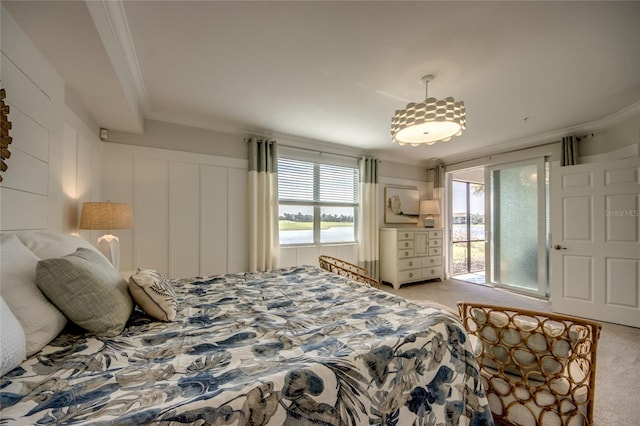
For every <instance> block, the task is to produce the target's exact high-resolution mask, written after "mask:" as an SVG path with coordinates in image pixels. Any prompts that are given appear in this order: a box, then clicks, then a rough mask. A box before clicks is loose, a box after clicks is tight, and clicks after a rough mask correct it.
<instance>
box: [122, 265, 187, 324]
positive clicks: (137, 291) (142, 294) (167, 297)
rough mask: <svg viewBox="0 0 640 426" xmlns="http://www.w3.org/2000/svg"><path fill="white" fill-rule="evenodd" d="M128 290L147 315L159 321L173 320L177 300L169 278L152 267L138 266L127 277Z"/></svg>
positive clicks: (176, 308)
mask: <svg viewBox="0 0 640 426" xmlns="http://www.w3.org/2000/svg"><path fill="white" fill-rule="evenodd" d="M129 292H130V293H131V297H132V298H133V300H135V302H136V303H137V304H138V305H139V306H140V307H141V308H142V310H143V311H145V312H146V313H147V314H148V315H150V316H152V317H154V318H156V319H158V320H160V321H173V320H174V319H175V317H176V312H177V310H178V301H177V298H176V294H175V292H174V291H173V287H172V286H171V283H170V282H169V280H167V279H166V278H165V277H163V276H162V275H161V274H160V273H159V272H158V271H154V270H153V269H141V268H138V272H136V273H135V274H133V275H131V277H130V278H129Z"/></svg>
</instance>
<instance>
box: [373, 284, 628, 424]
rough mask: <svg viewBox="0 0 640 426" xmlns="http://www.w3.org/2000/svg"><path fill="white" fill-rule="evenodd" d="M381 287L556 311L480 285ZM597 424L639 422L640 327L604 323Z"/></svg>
mask: <svg viewBox="0 0 640 426" xmlns="http://www.w3.org/2000/svg"><path fill="white" fill-rule="evenodd" d="M382 289H383V290H384V291H387V292H389V293H393V294H395V295H399V296H402V297H404V298H405V299H411V300H433V301H435V302H438V303H440V304H443V305H445V306H448V307H450V308H452V309H454V310H455V311H456V312H457V307H456V302H458V301H469V302H484V303H488V304H494V305H504V306H514V307H520V308H526V309H532V310H538V311H543V312H551V303H550V302H548V301H545V300H540V299H537V298H533V297H527V296H522V295H519V294H515V293H511V292H509V291H505V290H501V289H495V288H492V287H489V286H485V285H481V284H472V283H467V282H463V281H458V280H445V281H443V282H440V281H429V282H425V283H419V284H411V285H404V286H402V287H401V288H400V289H399V290H394V289H393V287H391V286H389V285H384V284H383V285H382ZM595 395H596V403H595V409H594V417H595V419H594V420H595V421H594V424H595V425H596V426H627V425H628V426H635V425H638V424H640V328H633V327H625V326H621V325H617V324H610V323H602V332H601V334H600V341H599V343H598V353H597V367H596V393H595Z"/></svg>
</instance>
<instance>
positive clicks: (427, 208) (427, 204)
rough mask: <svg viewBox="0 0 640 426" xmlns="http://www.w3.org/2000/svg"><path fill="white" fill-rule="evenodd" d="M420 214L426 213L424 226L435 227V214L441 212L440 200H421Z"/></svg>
mask: <svg viewBox="0 0 640 426" xmlns="http://www.w3.org/2000/svg"><path fill="white" fill-rule="evenodd" d="M420 214H425V215H426V216H425V217H424V227H425V228H433V227H434V226H435V219H434V218H433V215H439V214H440V202H438V200H422V201H421V202H420Z"/></svg>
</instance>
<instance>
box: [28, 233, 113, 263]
mask: <svg viewBox="0 0 640 426" xmlns="http://www.w3.org/2000/svg"><path fill="white" fill-rule="evenodd" d="M16 235H17V236H18V238H19V239H20V241H22V243H23V244H24V245H25V246H27V248H28V249H29V250H31V251H32V252H33V253H34V254H35V255H36V256H38V257H39V258H40V259H42V260H44V259H54V258H58V257H62V256H66V255H68V254H71V253H75V252H76V250H77V249H79V248H86V249H91V250H93V251H95V252H97V253H100V252H99V251H98V250H97V249H96V248H95V247H94V246H93V245H91V243H89V242H88V241H87V240H85V239H83V238H81V237H78V236H75V235H68V234H58V233H53V232H47V231H21V232H17V233H16ZM100 254H102V253H100Z"/></svg>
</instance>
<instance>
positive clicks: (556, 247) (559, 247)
mask: <svg viewBox="0 0 640 426" xmlns="http://www.w3.org/2000/svg"><path fill="white" fill-rule="evenodd" d="M553 248H554V249H556V250H566V249H567V248H566V247H562V246H561V245H560V244H556V245H555V246H553Z"/></svg>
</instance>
